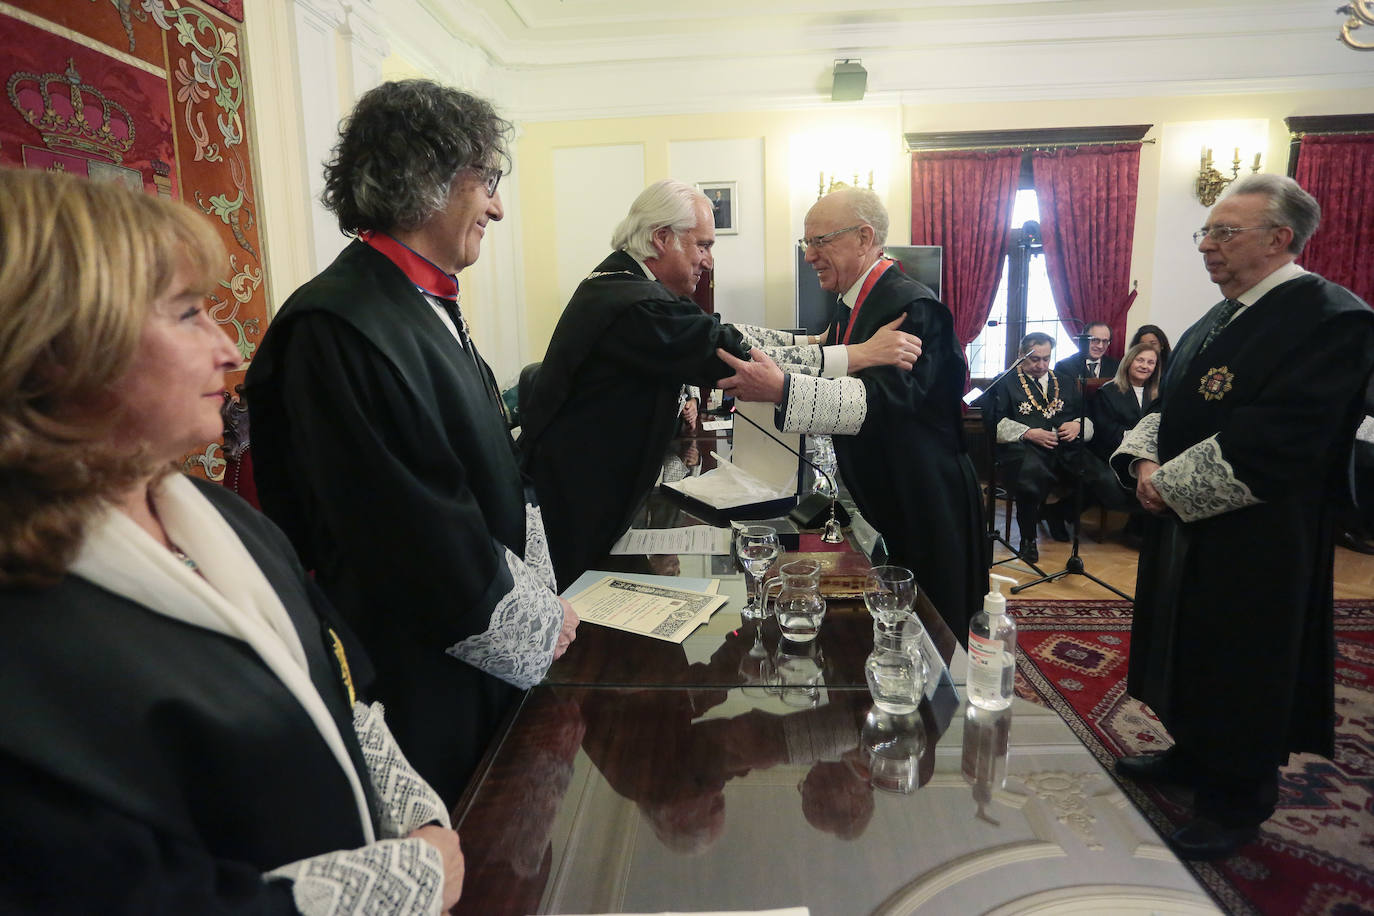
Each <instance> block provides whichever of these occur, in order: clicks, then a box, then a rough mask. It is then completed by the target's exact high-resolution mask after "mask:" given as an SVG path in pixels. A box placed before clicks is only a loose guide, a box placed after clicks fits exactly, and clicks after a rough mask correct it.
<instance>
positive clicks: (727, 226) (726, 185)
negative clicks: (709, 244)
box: [697, 181, 739, 235]
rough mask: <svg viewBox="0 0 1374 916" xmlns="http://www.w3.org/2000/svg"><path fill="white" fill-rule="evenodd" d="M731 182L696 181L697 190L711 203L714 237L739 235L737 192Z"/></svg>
mask: <svg viewBox="0 0 1374 916" xmlns="http://www.w3.org/2000/svg"><path fill="white" fill-rule="evenodd" d="M736 184H737V183H736V182H733V181H698V182H697V188H698V189H699V190H700V191H701V193H703V194H705V195H706V199H707V200H709V201H710V202H711V208H712V210H714V211H715V216H716V235H738V234H739V192H738V189H737V188H736Z"/></svg>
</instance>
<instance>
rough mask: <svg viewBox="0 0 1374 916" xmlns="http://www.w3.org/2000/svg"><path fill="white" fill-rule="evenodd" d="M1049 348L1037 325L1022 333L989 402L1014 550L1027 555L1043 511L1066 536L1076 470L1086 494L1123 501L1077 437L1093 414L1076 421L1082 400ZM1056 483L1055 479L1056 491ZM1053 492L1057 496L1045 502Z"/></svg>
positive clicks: (1033, 555) (1060, 536) (1054, 530)
mask: <svg viewBox="0 0 1374 916" xmlns="http://www.w3.org/2000/svg"><path fill="white" fill-rule="evenodd" d="M1053 348H1054V338H1052V337H1050V336H1049V335H1048V334H1044V333H1041V332H1040V331H1032V332H1031V333H1029V334H1027V335H1026V336H1025V337H1023V338H1021V346H1020V351H1019V352H1020V355H1022V356H1024V357H1025V360H1024V362H1022V363H1021V365H1020V366H1018V367H1017V369H1016V372H1015V373H1013V374H1012V375H1010V376H1008V377H1007V378H1005V379H1003V380H1002V383H1001V384H1000V385H999V386H998V388H997V392H996V399H995V401H994V407H993V410H994V417H995V418H996V420H997V461H998V464H999V466H1000V467H1001V469H1002V470H1001V475H1002V479H1003V480H1005V481H1007V482H1008V484H1009V485H1010V488H1011V491H1012V493H1013V494H1015V497H1016V524H1017V527H1018V528H1019V529H1020V531H1021V556H1022V557H1023V558H1024V559H1026V560H1028V561H1029V562H1031V563H1034V562H1036V561H1038V560H1039V559H1040V549H1039V546H1038V544H1037V542H1036V523H1037V522H1038V521H1039V520H1040V518H1041V517H1042V515H1043V517H1044V519H1045V522H1046V524H1047V525H1048V526H1049V529H1050V534H1052V535H1053V536H1054V538H1055V540H1060V541H1067V540H1068V539H1069V535H1068V523H1069V522H1070V521H1072V509H1071V508H1070V507H1071V506H1072V505H1073V500H1072V488H1073V486H1074V484H1075V482H1076V480H1077V478H1078V476H1079V475H1080V474H1081V475H1082V476H1083V484H1084V489H1085V494H1090V495H1091V496H1092V497H1096V498H1097V499H1098V500H1101V501H1103V502H1104V503H1106V504H1107V505H1108V506H1113V507H1114V506H1116V505H1118V504H1119V503H1120V502H1121V501H1122V499H1121V497H1122V492H1121V488H1120V487H1119V486H1117V485H1116V483H1115V482H1114V481H1113V480H1112V477H1111V472H1110V471H1109V470H1108V469H1107V466H1106V465H1105V464H1103V463H1102V460H1101V459H1099V458H1098V457H1097V456H1095V455H1093V454H1092V453H1091V452H1089V451H1088V450H1087V449H1084V448H1082V447H1081V445H1082V443H1079V442H1078V441H1077V440H1078V439H1079V438H1080V437H1084V438H1086V439H1091V438H1092V421H1091V420H1088V421H1086V423H1087V429H1086V430H1084V429H1083V428H1082V426H1081V425H1080V422H1081V421H1080V419H1079V418H1080V417H1081V416H1082V413H1083V411H1082V401H1081V394H1080V393H1079V392H1078V390H1077V387H1076V383H1075V381H1074V380H1073V379H1067V378H1060V377H1059V376H1058V375H1056V374H1055V373H1054V372H1053V371H1051V370H1050V351H1051V350H1052V349H1053ZM1056 483H1059V484H1061V485H1062V486H1061V487H1060V488H1059V492H1058V493H1055V492H1054V491H1055V484H1056ZM1052 495H1059V496H1062V497H1063V498H1062V499H1059V500H1058V501H1056V502H1051V503H1049V504H1046V503H1045V501H1046V499H1047V498H1048V497H1050V496H1052ZM1086 500H1087V497H1086V496H1085V502H1084V505H1086V504H1087V502H1086Z"/></svg>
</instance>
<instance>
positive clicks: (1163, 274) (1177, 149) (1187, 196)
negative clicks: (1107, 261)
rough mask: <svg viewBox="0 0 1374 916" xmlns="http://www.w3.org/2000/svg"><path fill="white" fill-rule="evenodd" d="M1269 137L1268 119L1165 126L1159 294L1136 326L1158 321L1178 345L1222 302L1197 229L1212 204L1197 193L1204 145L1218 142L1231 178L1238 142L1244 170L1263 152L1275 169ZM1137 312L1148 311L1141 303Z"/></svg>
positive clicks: (1216, 158) (1218, 158)
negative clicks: (1200, 248)
mask: <svg viewBox="0 0 1374 916" xmlns="http://www.w3.org/2000/svg"><path fill="white" fill-rule="evenodd" d="M1268 136H1269V122H1268V121H1266V120H1246V121H1176V122H1172V123H1166V124H1164V125H1163V127H1162V129H1161V130H1160V135H1159V145H1160V150H1159V200H1158V202H1157V204H1158V210H1157V211H1156V218H1155V260H1154V280H1153V282H1152V283H1151V290H1152V293H1153V295H1152V297H1151V301H1150V303H1149V316H1148V318H1145V319H1137V318H1135V315H1132V321H1131V324H1132V325H1138V324H1141V323H1144V322H1148V323H1149V324H1157V325H1159V326H1160V327H1161V328H1163V329H1164V331H1165V333H1167V334H1168V335H1169V340H1170V341H1171V342H1172V343H1173V344H1174V345H1177V344H1178V338H1179V335H1181V334H1182V333H1183V332H1184V331H1186V330H1187V329H1188V326H1189V325H1191V324H1192V323H1193V322H1195V321H1197V320H1198V319H1199V318H1201V317H1202V315H1203V314H1204V313H1205V312H1206V311H1207V309H1209V308H1211V307H1212V306H1213V305H1215V304H1216V303H1218V302H1220V301H1221V299H1222V295H1221V292H1220V291H1219V290H1218V289H1217V287H1216V284H1214V283H1213V282H1212V281H1211V280H1209V279H1208V278H1207V271H1206V270H1204V269H1203V266H1202V255H1201V254H1199V253H1198V250H1197V246H1196V245H1194V244H1193V239H1192V234H1193V232H1194V231H1195V230H1197V229H1199V228H1201V226H1202V224H1203V223H1205V222H1206V221H1207V213H1208V210H1209V209H1210V208H1208V207H1204V206H1203V205H1202V204H1200V203H1199V202H1198V199H1197V197H1195V196H1194V194H1193V185H1194V183H1195V182H1196V181H1197V174H1198V168H1199V166H1200V164H1201V163H1200V158H1201V156H1200V154H1201V148H1202V147H1203V146H1210V147H1212V158H1213V164H1214V166H1215V168H1216V169H1217V171H1219V172H1221V173H1222V174H1224V175H1226V176H1228V177H1229V176H1230V174H1231V159H1232V155H1233V153H1232V151H1233V149H1234V148H1235V147H1240V150H1241V156H1242V158H1243V159H1244V162H1243V164H1242V165H1241V172H1240V173H1241V174H1242V175H1247V174H1249V163H1250V162H1251V161H1252V160H1253V159H1254V157H1255V153H1256V152H1260V153H1262V154H1263V160H1262V163H1261V166H1260V168H1261V170H1262V171H1266V172H1267V171H1271V170H1272V169H1271V166H1270V165H1269V162H1270V151H1269V150H1268V149H1267V148H1266V144H1267V143H1268ZM1280 153H1281V151H1280ZM1132 311H1133V312H1135V313H1136V314H1143V310H1140V309H1139V308H1138V307H1137V308H1135V309H1133V310H1132Z"/></svg>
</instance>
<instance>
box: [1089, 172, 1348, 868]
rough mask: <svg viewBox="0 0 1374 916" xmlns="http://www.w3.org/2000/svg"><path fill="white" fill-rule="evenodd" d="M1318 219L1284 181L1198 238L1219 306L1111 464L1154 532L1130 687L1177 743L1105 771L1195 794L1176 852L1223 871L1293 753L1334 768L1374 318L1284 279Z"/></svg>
mask: <svg viewBox="0 0 1374 916" xmlns="http://www.w3.org/2000/svg"><path fill="white" fill-rule="evenodd" d="M1320 217H1321V209H1320V207H1319V206H1318V205H1317V202H1316V201H1315V200H1314V199H1313V198H1312V196H1311V195H1309V194H1308V193H1307V192H1306V191H1304V190H1303V189H1302V188H1300V187H1299V186H1298V184H1297V183H1296V182H1295V181H1293V180H1292V179H1291V178H1285V177H1282V176H1278V175H1253V176H1248V177H1246V178H1243V179H1241V180H1239V181H1237V182H1236V183H1235V184H1233V185H1232V186H1231V190H1230V193H1229V194H1228V195H1227V196H1226V197H1225V198H1223V199H1222V200H1221V201H1220V202H1219V203H1218V204H1217V205H1216V206H1215V207H1213V208H1212V212H1211V214H1210V215H1209V217H1208V219H1207V223H1206V225H1204V226H1203V227H1202V229H1200V230H1198V231H1197V232H1196V233H1194V234H1193V239H1194V241H1196V242H1197V246H1198V251H1199V252H1201V254H1202V259H1203V266H1204V267H1205V268H1206V270H1207V274H1208V276H1209V277H1211V279H1212V282H1213V283H1215V284H1216V285H1217V286H1218V288H1219V289H1220V290H1221V293H1222V295H1223V296H1224V297H1225V299H1224V300H1223V301H1222V302H1220V303H1218V304H1217V305H1215V306H1214V307H1213V308H1212V309H1211V310H1210V311H1208V312H1207V314H1206V315H1204V316H1203V318H1202V320H1201V321H1199V322H1197V323H1196V324H1195V325H1193V326H1192V327H1191V328H1189V329H1188V331H1187V332H1185V333H1184V335H1183V338H1182V339H1181V340H1180V341H1179V346H1178V348H1177V349H1175V350H1174V352H1173V355H1172V356H1171V357H1170V360H1169V367H1168V370H1167V374H1166V376H1165V379H1164V383H1163V386H1162V388H1161V390H1160V396H1159V399H1158V400H1157V401H1156V402H1155V405H1156V406H1155V408H1154V410H1153V412H1151V413H1149V414H1147V415H1146V416H1145V417H1144V418H1143V419H1142V420H1141V421H1140V423H1139V424H1138V425H1137V426H1136V427H1135V428H1134V429H1132V430H1130V431H1129V432H1127V433H1126V436H1125V437H1124V438H1123V440H1122V442H1121V446H1120V448H1118V449H1117V451H1116V453H1115V454H1114V455H1113V456H1112V467H1113V469H1114V470H1115V471H1116V472H1117V475H1118V477H1119V478H1120V479H1121V481H1122V483H1123V484H1126V485H1128V486H1133V487H1134V488H1135V490H1136V494H1137V496H1138V498H1139V499H1140V503H1141V505H1142V506H1144V507H1145V508H1146V509H1147V510H1148V511H1150V512H1151V513H1153V515H1154V516H1155V518H1154V519H1152V520H1151V521H1150V523H1149V525H1148V527H1147V531H1146V538H1145V544H1144V547H1143V549H1142V551H1141V555H1140V566H1139V573H1138V578H1137V581H1136V600H1135V613H1134V619H1133V621H1132V626H1131V657H1130V670H1129V676H1128V680H1127V689H1128V691H1129V692H1130V694H1131V695H1132V696H1134V697H1136V698H1138V699H1140V700H1142V701H1144V702H1145V703H1147V704H1149V705H1150V707H1151V708H1152V709H1153V710H1154V711H1155V713H1156V714H1158V716H1159V719H1160V721H1161V722H1162V723H1163V724H1164V725H1165V727H1167V728H1168V730H1169V732H1170V734H1171V735H1172V737H1173V739H1174V744H1173V746H1172V747H1170V748H1169V749H1168V750H1167V751H1165V752H1164V753H1162V754H1150V755H1142V756H1137V757H1124V758H1122V759H1120V760H1118V761H1117V763H1116V769H1117V772H1118V773H1120V774H1122V775H1123V776H1126V777H1129V778H1132V779H1136V780H1139V781H1143V782H1153V783H1172V784H1178V785H1183V786H1186V787H1189V788H1191V789H1193V790H1194V803H1193V815H1194V817H1193V819H1192V820H1191V821H1189V822H1188V823H1186V824H1185V825H1183V826H1182V827H1180V828H1179V829H1178V830H1176V831H1174V832H1173V834H1172V835H1171V836H1170V837H1169V842H1170V845H1172V846H1173V848H1174V850H1175V852H1177V853H1178V854H1179V855H1180V856H1181V857H1183V858H1185V859H1216V858H1222V857H1226V856H1229V855H1231V854H1233V853H1234V852H1236V850H1238V849H1239V848H1240V847H1242V846H1243V845H1245V844H1246V843H1248V842H1250V841H1251V840H1253V839H1254V838H1255V836H1256V834H1257V832H1258V829H1259V826H1260V824H1262V823H1263V822H1264V821H1265V820H1267V819H1268V818H1269V817H1270V815H1272V814H1273V812H1274V808H1275V804H1276V800H1277V797H1278V782H1279V772H1278V770H1279V767H1280V766H1282V765H1284V764H1285V763H1287V762H1288V755H1289V754H1290V753H1302V752H1311V753H1315V754H1320V755H1322V756H1325V757H1328V758H1330V757H1331V756H1332V754H1333V753H1334V732H1335V729H1334V719H1335V702H1334V678H1335V670H1334V669H1335V659H1334V642H1335V640H1334V634H1333V624H1332V563H1333V545H1334V536H1335V531H1334V525H1333V522H1334V514H1335V512H1336V511H1337V509H1338V508H1339V503H1340V502H1341V500H1342V499H1343V498H1344V497H1343V494H1344V493H1345V492H1346V491H1347V488H1348V478H1347V476H1346V474H1347V470H1348V467H1349V461H1350V454H1351V444H1352V441H1353V438H1354V434H1355V429H1356V427H1357V426H1358V425H1359V422H1360V417H1361V415H1362V413H1363V409H1362V400H1363V395H1364V392H1365V385H1366V384H1367V382H1368V380H1369V378H1370V373H1371V370H1374V312H1371V310H1370V308H1369V306H1368V305H1366V304H1365V303H1364V302H1363V301H1361V300H1360V299H1359V297H1357V296H1355V295H1354V294H1352V293H1351V292H1350V291H1349V290H1347V289H1344V288H1342V287H1340V286H1337V285H1336V284H1334V283H1330V282H1328V281H1327V280H1325V279H1323V278H1322V277H1319V276H1317V275H1316V274H1313V273H1309V272H1307V271H1305V270H1303V269H1302V268H1301V267H1299V266H1298V265H1297V264H1296V263H1295V262H1296V259H1297V257H1298V256H1299V255H1300V254H1301V253H1302V250H1303V245H1304V244H1305V243H1306V242H1307V240H1308V238H1309V237H1311V235H1312V233H1313V232H1314V231H1316V228H1317V223H1318V220H1319V219H1320Z"/></svg>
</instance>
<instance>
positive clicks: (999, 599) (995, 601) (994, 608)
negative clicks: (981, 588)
mask: <svg viewBox="0 0 1374 916" xmlns="http://www.w3.org/2000/svg"><path fill="white" fill-rule="evenodd" d="M988 579H990V580H994V581H991V582H989V585H990V586H991V587H990V588H989V589H988V593H987V594H986V595H984V596H983V610H984V611H986V612H987V613H989V614H1005V613H1006V612H1007V596H1006V595H1003V594H1002V585H1001V583H1003V582H1005V583H1006V584H1007V585H1015V584H1016V580H1015V579H1012V578H1010V577H1008V576H999V575H997V573H988Z"/></svg>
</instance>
